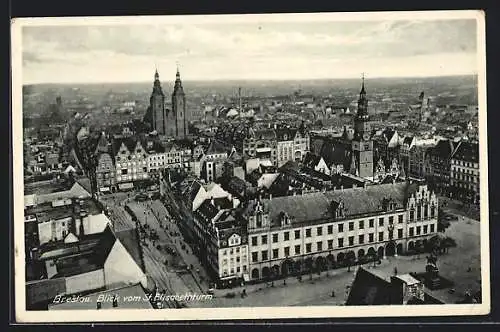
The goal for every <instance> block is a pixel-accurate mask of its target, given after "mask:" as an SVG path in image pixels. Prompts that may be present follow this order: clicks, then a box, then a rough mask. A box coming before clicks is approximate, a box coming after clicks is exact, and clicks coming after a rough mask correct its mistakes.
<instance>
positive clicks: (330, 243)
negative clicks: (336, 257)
mask: <svg viewBox="0 0 500 332" xmlns="http://www.w3.org/2000/svg"><path fill="white" fill-rule="evenodd" d="M328 249H333V240H328Z"/></svg>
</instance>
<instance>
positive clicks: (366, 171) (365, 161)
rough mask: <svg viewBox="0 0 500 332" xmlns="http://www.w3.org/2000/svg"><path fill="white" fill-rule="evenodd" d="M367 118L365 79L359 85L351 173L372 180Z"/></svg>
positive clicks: (371, 152) (371, 148) (370, 143)
mask: <svg viewBox="0 0 500 332" xmlns="http://www.w3.org/2000/svg"><path fill="white" fill-rule="evenodd" d="M369 120H370V119H369V116H368V99H366V90H365V78H364V76H363V82H362V85H361V91H360V93H359V99H358V111H357V113H356V115H355V117H354V138H353V140H352V158H353V160H352V164H353V167H351V172H355V173H356V174H355V175H357V176H359V177H362V178H366V179H370V180H372V179H373V141H372V140H371V128H370V122H369Z"/></svg>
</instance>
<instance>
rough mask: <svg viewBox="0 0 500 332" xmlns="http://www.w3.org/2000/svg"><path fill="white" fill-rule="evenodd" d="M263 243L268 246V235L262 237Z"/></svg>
mask: <svg viewBox="0 0 500 332" xmlns="http://www.w3.org/2000/svg"><path fill="white" fill-rule="evenodd" d="M261 242H262V244H267V235H262V238H261Z"/></svg>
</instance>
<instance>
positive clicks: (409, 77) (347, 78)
mask: <svg viewBox="0 0 500 332" xmlns="http://www.w3.org/2000/svg"><path fill="white" fill-rule="evenodd" d="M478 75H479V74H478V73H472V74H452V75H436V76H432V75H431V76H374V77H371V78H367V77H365V80H366V81H370V80H375V79H382V80H383V79H429V78H446V77H464V76H478ZM357 79H359V80H361V77H359V78H356V77H332V78H314V77H311V78H228V79H224V78H215V79H214V78H212V79H211V78H205V79H183V80H182V81H183V82H224V81H226V82H235V81H250V82H262V81H282V82H293V81H331V80H357ZM153 81H154V79H151V80H147V81H146V80H136V81H120V82H118V81H102V82H78V81H77V82H69V81H67V82H36V83H23V85H22V86H27V85H57V84H86V85H90V84H130V83H151V82H153ZM161 81H162V83H163V82H170V80H161ZM172 82H173V80H172ZM167 84H168V83H167ZM172 84H173V83H172Z"/></svg>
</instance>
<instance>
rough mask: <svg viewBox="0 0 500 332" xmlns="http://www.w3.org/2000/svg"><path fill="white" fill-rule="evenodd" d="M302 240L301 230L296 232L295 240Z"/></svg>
mask: <svg viewBox="0 0 500 332" xmlns="http://www.w3.org/2000/svg"><path fill="white" fill-rule="evenodd" d="M297 239H300V230H297V231H295V240H297Z"/></svg>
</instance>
